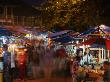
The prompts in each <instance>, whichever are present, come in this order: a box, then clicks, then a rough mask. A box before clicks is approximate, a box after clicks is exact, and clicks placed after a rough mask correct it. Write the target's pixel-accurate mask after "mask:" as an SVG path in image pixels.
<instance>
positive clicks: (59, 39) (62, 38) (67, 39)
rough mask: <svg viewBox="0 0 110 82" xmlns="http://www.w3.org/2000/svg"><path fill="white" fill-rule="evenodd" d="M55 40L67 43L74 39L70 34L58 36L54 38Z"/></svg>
mask: <svg viewBox="0 0 110 82" xmlns="http://www.w3.org/2000/svg"><path fill="white" fill-rule="evenodd" d="M53 40H54V41H56V42H61V43H67V42H70V41H72V40H74V39H73V38H72V37H70V36H64V37H60V38H56V39H53Z"/></svg>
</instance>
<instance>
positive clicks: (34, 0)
mask: <svg viewBox="0 0 110 82" xmlns="http://www.w3.org/2000/svg"><path fill="white" fill-rule="evenodd" d="M23 1H24V2H25V3H27V4H29V5H37V6H38V5H40V4H41V3H43V2H44V1H46V0H23Z"/></svg>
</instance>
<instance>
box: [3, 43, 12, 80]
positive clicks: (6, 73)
mask: <svg viewBox="0 0 110 82" xmlns="http://www.w3.org/2000/svg"><path fill="white" fill-rule="evenodd" d="M2 50H3V52H2V56H3V82H12V79H11V53H10V52H9V51H8V45H7V44H3V47H2Z"/></svg>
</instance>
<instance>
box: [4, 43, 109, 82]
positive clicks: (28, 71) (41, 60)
mask: <svg viewBox="0 0 110 82" xmlns="http://www.w3.org/2000/svg"><path fill="white" fill-rule="evenodd" d="M25 48H26V49H27V50H26V51H24V52H23V53H21V54H20V55H18V54H17V53H15V54H11V53H10V52H8V45H6V44H4V45H3V47H2V49H3V52H2V55H3V68H4V69H3V82H13V79H17V80H20V82H24V81H25V80H26V79H27V78H28V79H29V78H30V79H37V78H46V80H49V78H50V77H61V76H64V77H65V76H66V77H68V76H69V77H72V78H73V82H81V81H85V82H86V78H88V77H89V76H90V75H91V74H92V73H93V72H90V71H91V70H92V69H95V65H94V64H93V55H92V54H91V52H90V49H89V48H86V49H85V52H84V54H83V49H77V51H76V56H74V57H73V58H72V61H71V59H70V58H69V56H68V55H67V53H66V51H65V48H64V47H61V48H60V49H57V50H55V49H54V46H52V47H50V48H48V47H45V46H44V45H43V43H41V44H39V45H37V46H36V45H29V44H28V45H25ZM88 66H91V69H87V68H86V67H88ZM79 68H80V69H81V68H83V70H84V71H83V72H82V73H81V72H80V73H79ZM100 70H102V71H104V72H103V73H102V74H98V75H97V76H95V78H96V79H95V81H96V82H101V81H102V80H103V81H105V82H109V81H110V76H109V75H110V64H109V62H108V61H105V62H104V63H103V65H102V67H101V68H100Z"/></svg>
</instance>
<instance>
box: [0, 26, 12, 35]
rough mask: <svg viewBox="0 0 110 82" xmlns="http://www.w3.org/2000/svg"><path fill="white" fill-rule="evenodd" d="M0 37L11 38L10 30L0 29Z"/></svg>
mask: <svg viewBox="0 0 110 82" xmlns="http://www.w3.org/2000/svg"><path fill="white" fill-rule="evenodd" d="M0 35H1V36H11V35H12V32H11V31H10V30H7V29H5V28H2V27H0Z"/></svg>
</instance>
